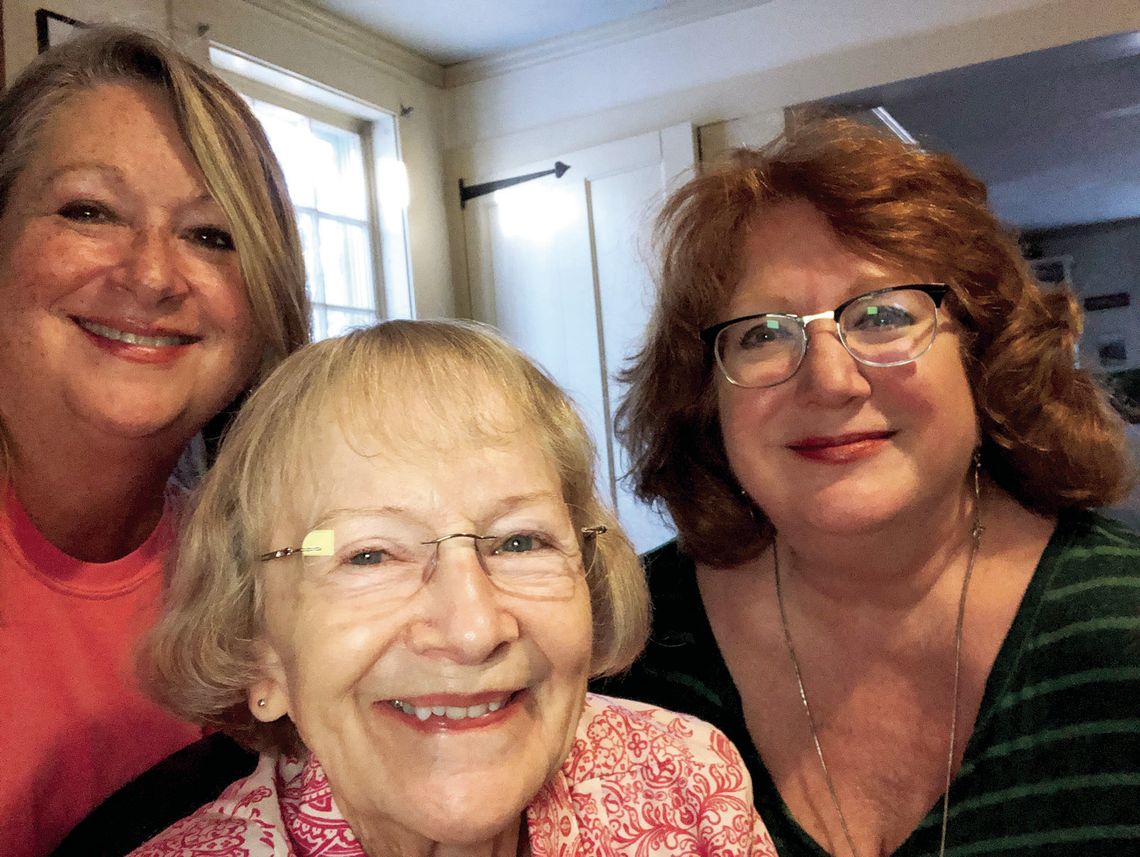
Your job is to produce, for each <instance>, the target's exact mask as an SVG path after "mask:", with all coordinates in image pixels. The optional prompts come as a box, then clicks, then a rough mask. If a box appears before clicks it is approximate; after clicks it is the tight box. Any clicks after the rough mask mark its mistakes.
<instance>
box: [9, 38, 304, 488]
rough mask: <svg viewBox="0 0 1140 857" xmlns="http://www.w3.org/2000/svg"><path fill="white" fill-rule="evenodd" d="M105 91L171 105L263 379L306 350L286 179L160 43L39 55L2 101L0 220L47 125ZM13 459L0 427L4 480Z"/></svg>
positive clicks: (224, 101) (204, 82)
mask: <svg viewBox="0 0 1140 857" xmlns="http://www.w3.org/2000/svg"><path fill="white" fill-rule="evenodd" d="M109 84H128V85H145V86H152V87H154V88H155V89H157V90H158V91H159V92H161V93H162V95H163V96H164V97H165V98H166V99H167V100H168V102H169V104H170V106H171V109H172V111H173V113H174V118H175V122H176V124H177V127H178V131H179V134H180V136H181V138H182V141H183V143H185V145H186V147H187V148H188V149H189V150H190V153H191V155H192V156H193V158H194V161H195V162H196V163H197V165H198V167H199V168H200V169H201V170H202V174H203V176H204V178H205V182H206V188H207V190H208V191H209V192H210V194H211V196H213V198H214V199H215V200H216V201H217V203H218V205H219V206H220V207H221V208H222V210H223V211H224V212H225V215H226V218H227V219H228V221H229V225H230V229H231V231H232V234H233V238H234V245H235V247H236V248H237V253H238V258H239V260H240V265H241V273H242V281H243V283H244V285H245V289H246V294H247V296H248V299H249V303H250V307H251V311H252V316H253V323H254V327H255V330H256V331H257V335H258V337H259V338H260V340H261V341H262V343H263V346H264V352H263V357H262V363H261V369H260V372H259V376H264V375H265V374H267V373H268V372H269V370H271V369H272V368H273V367H274V366H275V365H276V364H277V363H278V362H280V361H281V360H282V359H283V358H284V357H285V355H287V354H289V353H290V352H292V351H294V350H296V349H297V348H299V347H300V346H301V345H304V344H305V343H306V342H308V341H309V304H308V298H307V296H306V293H305V264H304V257H303V254H302V252H301V242H300V237H299V234H298V231H297V226H296V222H295V220H294V215H293V209H292V205H291V203H290V201H289V195H288V190H287V189H286V186H285V179H284V176H283V174H282V172H281V168H280V166H279V165H278V163H277V159H276V157H275V156H274V154H273V150H272V149H271V148H270V146H269V141H268V139H267V138H266V136H265V132H264V131H263V130H262V128H261V125H260V123H258V121H257V119H256V118H255V117H254V115H253V113H252V112H251V111H250V109H249V107H248V105H247V104H246V103H245V101H244V100H243V99H242V97H241V96H240V95H238V94H237V93H236V92H234V91H233V89H231V88H230V87H229V85H228V84H226V83H225V82H224V81H222V80H221V78H219V77H218V76H217V75H215V74H214V73H213V72H211V71H208V70H207V69H204V68H202V67H201V66H200V65H198V64H196V63H195V62H193V61H192V60H190V59H189V58H188V57H186V56H184V55H183V54H182V53H181V52H179V51H178V50H177V49H176V48H174V47H173V46H172V45H170V44H168V43H167V42H166V41H164V40H163V39H161V38H159V37H157V36H152V35H149V34H146V33H142V32H140V31H137V30H133V29H129V28H127V27H121V26H113V25H99V26H94V27H89V28H85V29H84V30H82V31H81V32H79V33H77V34H76V35H75V36H74V37H72V38H71V39H69V40H68V41H66V42H64V43H63V44H62V45H59V46H58V47H54V48H52V49H51V50H49V51H46V52H45V53H42V54H40V55H39V57H37V58H36V59H35V60H34V61H33V62H32V63H31V64H29V65H28V66H27V68H25V69H24V70H23V72H22V73H21V74H20V75H19V77H17V78H16V80H15V81H13V82H12V84H11V85H10V86H9V87H8V88H7V89H5V90H4V91H3V93H2V94H0V214H2V213H3V212H4V211H5V209H6V208H7V204H8V199H9V196H10V194H11V191H12V186H13V185H14V184H15V182H16V180H17V178H18V177H19V175H20V173H21V172H22V171H23V170H24V169H25V168H26V167H27V165H28V163H29V161H30V160H31V158H32V157H33V156H34V153H35V151H36V149H37V148H38V147H39V145H40V144H41V142H42V139H43V134H44V131H45V129H46V128H47V127H48V125H49V124H50V123H51V120H52V119H53V118H54V117H55V116H56V115H57V113H58V112H59V111H60V110H61V109H62V108H64V106H65V105H66V103H67V102H68V101H69V100H70V99H72V98H74V97H75V96H76V95H77V94H79V93H81V92H86V91H89V90H91V89H93V88H95V87H98V86H103V85H109ZM254 380H256V379H254ZM14 452H15V451H14V449H13V444H12V439H11V437H10V434H9V432H7V431H6V430H5V429H4V427H3V425H2V424H0V478H4V477H5V476H6V471H7V469H8V467H9V462H10V460H11V458H10V457H11V456H12V455H13V454H14Z"/></svg>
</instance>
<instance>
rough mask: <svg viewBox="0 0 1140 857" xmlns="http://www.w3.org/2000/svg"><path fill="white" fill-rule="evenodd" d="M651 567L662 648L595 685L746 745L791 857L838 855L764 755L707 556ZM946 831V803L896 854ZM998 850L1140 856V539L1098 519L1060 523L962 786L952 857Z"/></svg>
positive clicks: (664, 552)
mask: <svg viewBox="0 0 1140 857" xmlns="http://www.w3.org/2000/svg"><path fill="white" fill-rule="evenodd" d="M645 559H646V566H647V572H648V574H649V581H650V590H651V593H652V597H653V608H654V616H653V631H652V635H651V639H650V643H649V646H648V647H647V649H646V651H645V653H644V654H643V655H642V657H641V658H640V659H639V660H638V661H637V663H636V664H634V666H633V667H632V668H631V669H630V670H629V671H628V672H627V673H625V674H623V675H621V676H618V677H616V678H612V679H607V680H604V681H600V682H596V683H595V684H596V687H595V688H594V689H596V690H598V691H599V692H603V693H607V694H610V695H613V696H619V697H622V696H624V697H629V698H632V699H639V700H643V701H646V702H650V703H653V704H656V705H660V706H662V707H664V708H670V709H674V710H677V711H682V712H686V713H689V714H694V715H696V716H697V717H700V718H702V719H704V720H707V721H709V722H710V723H712V724H714V725H716V726H717V727H719V728H720V729H721V730H723V731H724V732H725V733H726V734H727V735H728V737H729V738H731V739H732V741H733V742H734V743H735V744H736V746H737V747H738V748H739V749H740V752H741V755H742V756H743V758H744V762H745V764H746V765H747V766H748V770H749V772H750V774H751V775H752V781H753V788H754V790H755V800H756V807H757V809H759V811H760V814H761V816H762V817H763V818H764V821H765V822H766V823H767V825H768V828H769V830H770V831H771V833H772V837H773V839H774V840H775V843H776V848H777V850H778V851H779V853H780V855H781V857H822V855H826V853H827V852H826V851H824V850H823V849H822V848H821V847H820V846H819V845H818V844H817V843H816V842H815V840H813V839H812V838H811V837H810V836H808V834H807V833H806V832H804V830H803V829H802V828H801V827H800V826H799V824H797V823H796V821H795V819H794V818H793V817H792V816H791V813H790V812H789V811H788V808H787V806H786V805H785V804H784V802H783V800H782V799H781V797H780V794H779V792H778V791H777V789H776V786H775V783H774V782H773V781H772V777H771V775H770V774H769V773H768V770H767V768H765V767H764V763H763V761H762V760H761V758H760V756H759V754H758V753H757V751H756V748H755V746H753V744H752V740H751V738H750V736H749V734H748V730H747V727H746V726H745V722H744V711H743V708H742V706H741V701H740V695H739V693H737V690H736V687H735V685H734V684H733V681H732V677H731V676H730V675H729V672H728V668H727V666H726V665H725V662H724V659H723V658H722V657H721V654H720V649H719V648H718V646H717V643H716V640H715V639H714V637H713V634H712V629H711V628H710V627H709V623H708V618H707V617H706V615H705V612H704V610H703V609H701V596H700V591H699V589H698V587H697V580H696V568H695V566H694V563H693V561H692V560H691V559H690V558H688V557H686V556H684V555H683V554H681V553H680V552H679V551H678V549H677V546H676V544H675V543H670V544H668V545H665V546H664V547H662V548H659V549H658V550H656V551H654V552H653V553H651V554H649V555H648V556H647V557H646V558H645ZM779 656H780V657H783V654H782V653H780V654H779ZM941 822H942V801H941V798H939V800H938V801H937V802H936V804H935V805H934V806H933V807H932V808H931V811H930V812H929V813H928V814H927V815H926V817H925V818H923V820H922V821H921V822H920V823H919V825H918V827H917V828H916V829H915V831H914V832H913V833H912V834H911V835H910V837H909V838H908V839H907V840H906V841H905V842H903V844H902V845H901V846H899V848H898V849H897V850H896V851H895V852H894V854H895V855H897V857H928V855H936V854H937V852H938V840H939V833H940V828H941ZM991 854H992V855H998V854H1003V855H1005V854H1012V855H1034V857H1036V855H1053V854H1056V855H1061V854H1065V855H1067V857H1071V855H1082V857H1085V855H1106V857H1107V855H1114V857H1115V855H1120V854H1140V536H1138V535H1136V534H1135V533H1132V532H1131V531H1129V530H1127V529H1125V528H1123V527H1122V526H1120V525H1119V524H1116V523H1114V522H1111V521H1107V520H1105V519H1104V518H1101V517H1099V516H1097V515H1094V514H1091V513H1073V514H1068V515H1065V516H1063V517H1062V518H1061V520H1060V521H1059V523H1058V525H1057V529H1056V531H1055V532H1054V533H1053V536H1052V538H1051V539H1050V541H1049V544H1048V546H1047V547H1046V549H1045V552H1044V554H1043V555H1042V557H1041V561H1040V563H1039V565H1038V567H1037V570H1036V572H1035V573H1034V576H1033V579H1032V581H1031V582H1030V585H1029V588H1028V589H1027V591H1026V593H1025V596H1024V598H1023V599H1022V603H1021V606H1020V607H1019V609H1018V612H1017V615H1016V617H1015V618H1014V622H1013V625H1012V627H1011V628H1010V631H1009V634H1008V635H1007V637H1006V639H1005V641H1004V642H1003V644H1002V647H1001V649H1000V650H999V652H998V655H997V658H996V660H995V662H994V666H993V669H992V671H991V673H990V676H989V679H988V681H987V682H986V687H985V691H984V695H983V698H982V704H981V709H980V711H979V713H978V719H977V721H976V723H975V725H974V732H973V734H972V735H971V737H970V740H969V743H968V744H967V746H966V751H965V756H964V757H963V760H962V765H961V768H960V769H959V771H958V774H957V776H956V778H955V780H954V782H953V784H952V786H951V789H950V815H949V830H948V835H947V847H946V855H947V857H975V855H991Z"/></svg>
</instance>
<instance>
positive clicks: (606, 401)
mask: <svg viewBox="0 0 1140 857" xmlns="http://www.w3.org/2000/svg"><path fill="white" fill-rule="evenodd" d="M557 159H558V160H561V161H563V162H565V163H567V164H569V165H570V171H569V172H567V173H566V174H565V175H564V176H563V177H562V178H561V179H555V178H554V177H553V176H549V177H547V178H543V179H538V180H535V181H532V182H529V183H527V184H523V185H518V186H516V187H514V188H509V189H507V190H503V191H499V192H497V193H494V194H490V195H488V196H484V197H480V198H478V199H475V200H472V201H471V202H469V203H468V204H467V208H466V210H465V213H464V228H465V230H466V238H467V264H468V276H469V282H470V288H471V307H472V312H473V314H474V315H475V317H476V318H478V319H480V320H482V321H487V322H490V323H491V324H493V325H495V326H496V327H498V328H499V330H501V331H502V332H503V334H504V335H505V336H506V337H507V338H508V339H509V340H511V341H512V342H513V343H514V344H515V345H517V346H518V347H519V348H521V349H522V350H523V351H524V352H526V353H527V354H529V355H530V356H531V357H532V358H534V359H535V360H536V361H537V362H538V363H539V364H540V365H541V366H542V367H543V368H545V369H546V371H547V372H549V373H550V374H551V375H552V376H553V377H554V379H555V380H556V381H558V383H559V384H561V385H562V387H563V388H564V389H565V390H566V391H567V392H568V393H569V394H570V395H571V396H572V397H573V398H574V401H575V402H577V404H578V406H579V408H580V410H581V412H582V414H583V416H584V418H585V420H586V424H587V426H588V427H589V429H590V431H591V433H592V434H593V437H594V441H595V443H596V444H597V447H598V478H599V482H600V487H601V489H602V490H603V492H604V494H605V495H606V496H608V497H609V498H610V500H611V502H612V503H613V505H614V507H615V508H616V509H617V512H618V516H619V518H620V519H621V522H622V524H623V525H624V526H625V528H626V531H627V532H628V533H629V535H630V538H632V539H633V542H634V544H635V545H636V546H637V549H638V550H639V551H645V550H648V549H650V548H653V547H656V546H657V545H659V544H662V543H663V542H665V541H668V540H669V539H671V538H672V537H673V533H674V530H673V527H672V524H671V523H670V522H668V521H667V520H663V519H662V517H661V515H660V514H658V512H656V511H655V510H653V509H650V508H648V507H646V506H644V505H643V504H641V503H640V502H638V501H637V500H636V499H635V498H634V497H633V495H632V493H631V492H630V490H629V486H628V485H627V484H626V482H625V481H624V480H623V479H622V477H623V475H624V474H625V471H626V468H627V464H626V460H625V455H624V452H623V450H622V449H621V448H620V445H619V444H618V443H617V442H616V441H615V439H614V436H613V413H614V410H615V409H616V408H617V405H618V403H619V402H620V401H621V395H622V390H621V385H620V384H619V383H618V381H617V380H616V377H615V375H616V373H617V372H618V371H620V369H621V367H622V365H623V364H624V363H625V360H626V358H627V357H628V356H629V355H630V354H632V353H633V352H634V351H635V350H636V349H637V347H638V346H639V345H640V342H641V336H642V333H643V331H644V328H645V324H646V322H647V321H648V318H649V312H650V308H651V306H652V300H653V287H652V277H651V268H650V266H651V264H652V259H651V256H650V255H649V232H650V228H651V225H652V219H653V217H654V216H655V215H656V213H657V211H658V210H659V208H660V205H661V202H662V200H663V198H664V195H665V192H666V191H667V190H668V189H670V188H671V187H672V186H673V185H674V184H675V183H676V182H677V181H678V180H683V179H684V178H686V177H687V175H688V174H689V171H690V170H691V169H692V167H693V165H694V164H695V163H696V146H695V142H694V134H693V128H692V126H691V125H688V124H684V125H677V126H674V127H671V128H667V129H665V130H663V131H659V132H652V133H648V134H642V135H640V136H638V137H633V138H630V139H627V140H621V141H618V142H615V143H607V144H605V145H602V146H596V147H593V148H590V149H586V150H583V151H579V152H567V153H565V154H560V155H558V157H557ZM554 160H555V158H551V159H550V161H549V162H545V163H542V164H521V165H519V166H518V168H517V169H513V170H506V171H503V173H502V175H504V176H508V175H515V174H524V173H529V172H536V171H539V170H542V169H549V168H550V167H551V165H552V164H553V162H554ZM500 177H501V176H499V175H496V176H491V177H488V178H500ZM482 180H484V179H483V178H482V177H480V178H477V179H475V181H482ZM471 183H473V182H471Z"/></svg>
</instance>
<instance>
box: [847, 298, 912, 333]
mask: <svg viewBox="0 0 1140 857" xmlns="http://www.w3.org/2000/svg"><path fill="white" fill-rule="evenodd" d="M911 324H914V316H912V315H911V314H910V313H909V312H907V311H906V310H905V309H903V308H902V307H897V306H884V305H881V304H879V305H875V306H869V307H867V308H866V309H865V310H864V311H863V312H860V313H859V315H858V316H857V317H856V319H855V324H854V327H855V328H856V329H863V330H874V329H876V328H878V329H881V328H884V327H892V328H898V327H906V326H907V325H911Z"/></svg>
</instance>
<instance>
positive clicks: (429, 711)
mask: <svg viewBox="0 0 1140 857" xmlns="http://www.w3.org/2000/svg"><path fill="white" fill-rule="evenodd" d="M520 693H521V691H513V692H510V693H504V694H502V695H501V696H499V697H497V698H495V699H490V700H487V701H486V702H481V703H479V704H478V705H468V706H461V705H416V704H415V703H414V702H410V701H407V700H403V699H388V700H385V704H386V705H389V706H391V707H392V708H394V709H396V710H397V711H399V712H400V713H401V714H406V715H408V716H410V717H415V718H416V719H417V720H418V721H420V722H421V723H424V722H426V721H427V720H428V719H430V718H432V717H435V718H439V719H445V720H449V721H463V720H479V719H480V718H483V717H488V716H490V715H491V714H494V713H495V712H496V711H499V710H500V709H502V708H504V707H506V706H507V705H510V703H511V702H512V701H513V700H514V699H515V697H517V696H518V695H519V694H520Z"/></svg>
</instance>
